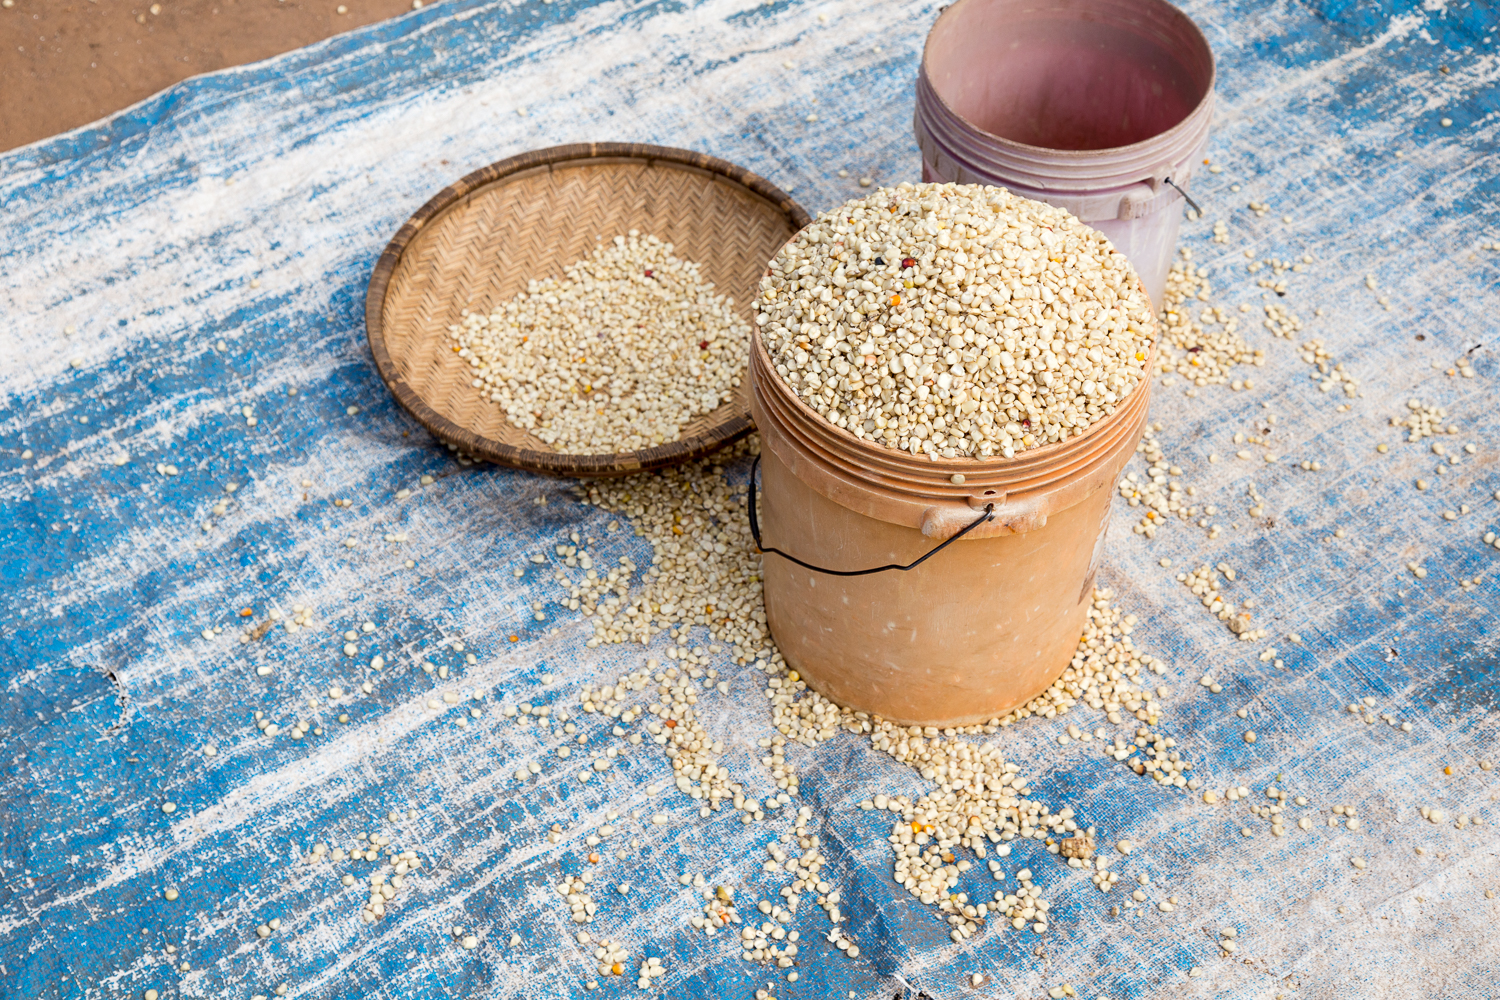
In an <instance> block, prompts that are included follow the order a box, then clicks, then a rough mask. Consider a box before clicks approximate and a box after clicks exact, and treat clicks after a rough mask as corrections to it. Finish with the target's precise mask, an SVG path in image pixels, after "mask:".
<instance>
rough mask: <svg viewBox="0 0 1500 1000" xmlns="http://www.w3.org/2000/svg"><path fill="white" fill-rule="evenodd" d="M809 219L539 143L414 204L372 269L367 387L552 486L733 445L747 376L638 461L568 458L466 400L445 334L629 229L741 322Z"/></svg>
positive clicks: (482, 454)
mask: <svg viewBox="0 0 1500 1000" xmlns="http://www.w3.org/2000/svg"><path fill="white" fill-rule="evenodd" d="M809 221H810V219H809V217H808V215H807V213H806V212H805V211H803V209H802V207H801V206H799V205H798V204H797V203H796V202H794V201H792V199H791V198H790V197H788V196H787V195H786V194H785V193H784V192H782V191H780V190H779V189H777V188H776V187H774V186H773V185H772V184H770V183H769V182H767V181H765V180H763V179H762V178H760V177H757V176H756V175H754V174H752V173H750V172H749V171H746V170H742V169H740V168H739V167H736V166H735V165H733V164H732V163H726V162H724V161H723V160H719V159H715V158H714V157H712V156H705V155H703V154H702V153H693V152H689V151H687V150H682V149H668V148H665V147H662V146H641V145H634V144H629V143H588V144H579V145H572V146H554V147H553V148H551V149H542V150H537V151H535V152H531V153H524V154H522V155H520V156H513V157H511V158H510V159H508V160H501V161H500V162H499V163H495V164H492V165H490V166H488V167H485V168H484V169H483V170H478V171H475V172H474V173H472V174H469V175H468V176H467V177H465V178H463V179H462V180H460V181H458V182H457V183H455V184H452V185H450V186H449V187H446V188H444V189H443V190H442V191H441V192H439V193H438V195H437V196H436V197H435V198H433V199H432V200H431V201H429V202H428V203H427V204H425V205H423V206H422V207H421V209H420V210H418V211H417V213H416V214H415V215H413V216H412V217H411V218H410V219H409V220H408V221H407V223H406V225H404V226H402V227H401V229H400V231H399V232H397V233H396V236H395V238H394V239H392V240H391V242H390V245H389V246H387V247H386V248H385V252H384V253H383V254H381V255H380V260H379V262H377V263H376V265H375V272H374V274H373V275H372V276H371V278H370V290H369V293H368V294H367V295H366V297H365V326H366V329H367V331H368V334H369V338H370V350H371V352H372V353H373V354H374V356H375V365H376V367H377V368H378V369H379V371H380V377H381V379H382V380H383V381H384V382H385V384H386V387H387V388H389V389H390V390H391V394H392V395H394V396H395V397H396V401H397V402H398V403H400V404H401V405H402V406H403V407H405V408H406V410H407V411H408V412H410V413H411V415H412V416H414V417H415V418H416V419H417V421H418V422H419V423H420V424H421V425H422V426H423V427H426V428H427V430H429V431H430V432H431V433H432V434H433V435H434V436H435V437H437V438H438V439H439V440H440V441H443V442H446V443H448V444H451V445H453V446H454V447H456V448H458V449H459V450H460V451H461V452H463V453H464V454H467V455H471V456H473V457H475V458H482V459H487V460H489V461H491V462H496V463H499V464H501V465H510V466H515V467H517V468H521V469H529V470H531V471H533V472H542V473H547V474H549V475H556V476H578V477H603V476H624V475H630V474H631V473H636V472H643V471H646V470H649V469H660V468H662V467H664V466H668V465H675V464H677V463H679V462H686V461H689V460H691V459H694V458H699V457H701V456H703V455H706V454H708V453H709V452H712V451H714V450H716V449H718V448H722V447H724V446H725V445H727V444H729V443H731V442H733V441H735V440H737V439H739V438H741V437H743V436H744V435H746V434H748V433H749V432H750V430H751V428H752V424H751V422H750V377H749V371H748V369H747V371H746V372H745V375H744V376H743V377H742V379H741V383H740V386H739V389H738V391H737V393H736V395H735V397H734V398H733V399H732V400H731V401H730V402H728V403H725V404H724V405H722V406H720V407H719V408H718V409H716V410H714V411H713V412H712V413H708V414H705V415H703V416H701V417H698V418H696V419H694V420H692V421H691V422H689V423H688V424H687V425H686V426H685V427H684V428H683V432H682V435H681V436H680V437H679V438H678V439H677V440H675V441H671V442H668V443H667V444H663V445H660V446H658V447H655V448H649V449H646V450H644V451H636V452H628V453H620V454H609V455H568V454H563V453H561V452H557V451H554V450H552V448H551V447H549V446H548V445H547V444H546V443H544V442H542V441H541V440H539V439H538V438H536V437H533V436H532V435H531V434H530V433H529V432H527V431H525V430H522V429H521V428H519V427H516V426H514V425H512V424H511V423H510V422H509V421H507V420H506V419H505V415H504V413H503V412H502V411H501V409H500V408H499V407H498V406H497V405H496V404H494V403H492V402H490V401H489V400H488V399H485V398H482V397H481V396H480V394H479V393H478V392H477V391H476V390H475V389H474V388H473V387H472V384H471V380H472V376H471V375H470V374H469V370H468V366H467V365H466V364H465V363H464V362H463V361H461V360H460V359H459V357H458V356H457V355H456V354H455V353H453V351H452V348H451V344H452V341H451V340H450V339H449V336H448V327H449V325H450V324H454V323H457V322H459V319H460V313H461V311H462V310H463V309H465V308H473V309H479V308H483V307H486V306H489V305H491V304H493V303H500V302H504V301H506V300H508V299H510V298H511V297H512V296H514V295H515V294H516V293H517V292H519V291H522V290H524V289H525V287H526V283H527V282H528V281H530V280H532V279H540V278H545V277H548V276H560V275H561V274H562V269H563V267H565V266H566V265H568V264H570V263H572V262H573V261H575V260H577V259H579V258H580V257H582V256H584V255H585V254H586V253H589V252H591V251H592V250H593V249H594V247H595V246H596V245H597V242H596V239H597V237H601V236H602V237H603V238H604V239H606V240H609V239H612V238H613V237H615V236H617V235H622V234H624V233H626V232H628V231H629V230H631V229H639V230H640V231H641V232H642V233H651V234H654V235H656V236H659V237H661V238H662V239H663V240H667V241H670V242H672V243H674V244H675V245H676V250H675V252H676V254H677V255H678V256H679V257H683V258H686V259H688V260H694V261H697V262H698V263H699V264H701V265H702V271H701V273H702V274H703V276H704V277H705V278H706V279H707V280H709V281H712V282H713V283H714V285H715V291H717V292H718V293H720V294H723V295H728V296H730V297H732V298H733V299H734V304H735V310H736V311H737V312H738V313H739V314H740V316H741V317H742V318H743V319H744V320H745V321H746V322H748V323H752V324H753V323H754V303H755V298H756V295H757V293H758V290H759V289H758V286H759V282H760V278H761V275H762V274H764V273H765V269H766V262H767V261H769V260H770V259H771V258H772V257H774V256H775V255H776V252H777V251H778V250H780V249H781V247H782V246H783V245H785V244H786V242H787V241H788V240H790V239H791V238H792V236H793V235H795V234H796V232H797V231H798V230H799V229H801V228H802V227H803V226H805V225H807V224H808V222H809Z"/></svg>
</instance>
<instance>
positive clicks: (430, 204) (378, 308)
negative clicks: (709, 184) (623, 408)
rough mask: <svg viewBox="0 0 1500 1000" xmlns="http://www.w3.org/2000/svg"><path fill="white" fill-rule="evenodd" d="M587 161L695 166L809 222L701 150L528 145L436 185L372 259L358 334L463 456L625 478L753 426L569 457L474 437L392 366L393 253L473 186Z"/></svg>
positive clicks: (704, 450)
mask: <svg viewBox="0 0 1500 1000" xmlns="http://www.w3.org/2000/svg"><path fill="white" fill-rule="evenodd" d="M590 160H615V161H641V162H644V163H646V164H647V165H650V164H652V163H657V162H660V163H670V164H673V165H675V166H677V167H686V168H689V169H692V170H699V171H703V172H705V173H708V174H713V175H716V176H717V177H720V178H723V179H724V180H726V181H728V182H730V183H732V184H736V185H738V186H740V187H742V188H745V189H746V190H748V191H750V192H751V193H753V194H755V195H757V196H759V197H760V198H761V199H763V200H765V201H767V202H769V203H770V204H771V205H773V206H775V207H776V208H777V209H778V210H780V211H781V212H782V213H783V214H784V215H785V216H786V218H787V222H788V224H789V225H790V226H791V227H792V230H793V232H798V231H800V230H802V229H803V228H804V227H805V226H807V225H808V224H809V223H810V222H811V221H812V217H811V216H810V215H808V213H807V211H806V210H805V209H804V208H803V207H802V206H801V205H799V204H797V202H795V201H793V200H792V197H791V196H790V195H788V194H787V193H786V192H785V191H782V190H781V189H780V188H778V187H777V186H776V185H774V184H772V183H771V182H770V181H768V180H766V179H765V178H763V177H761V176H759V175H758V174H754V173H751V172H750V171H748V170H746V169H744V168H743V167H739V166H736V165H735V164H733V163H730V162H729V161H727V160H721V159H719V158H718V157H715V156H709V155H708V154H707V153H697V152H694V151H692V150H687V149H676V148H673V147H670V146H652V145H645V144H641V143H625V142H589V143H572V144H569V145H564V146H551V147H548V148H546V149H537V150H532V151H530V152H526V153H521V154H519V155H517V156H511V157H508V158H506V159H504V160H499V161H497V162H495V163H491V164H490V165H489V166H487V167H481V168H480V169H479V170H476V171H474V172H473V173H470V174H467V175H465V176H464V177H461V178H459V179H458V180H457V181H454V182H453V183H452V184H449V185H448V186H447V187H445V188H443V189H442V190H441V191H439V192H438V193H437V194H435V195H434V196H433V197H432V198H430V199H428V201H427V203H426V204H424V205H423V206H422V207H421V208H419V209H417V210H416V212H414V213H412V215H411V217H410V218H409V219H407V220H406V222H405V223H404V224H403V225H402V226H401V228H400V229H398V230H397V231H396V235H395V236H393V237H392V238H391V241H390V242H389V243H387V244H386V247H385V250H384V251H383V252H382V253H381V255H380V258H379V260H377V261H376V262H375V267H374V269H373V271H372V272H371V274H370V284H369V288H368V290H367V291H366V293H365V334H366V337H367V339H368V340H369V343H370V353H371V354H372V355H373V357H374V360H375V370H376V371H377V372H378V373H379V375H380V380H381V381H382V382H384V383H385V387H386V388H387V389H388V390H390V393H391V395H392V396H393V397H394V398H395V400H396V402H397V403H398V404H399V405H400V406H401V408H402V409H404V410H406V411H407V412H408V413H410V414H411V415H412V417H413V418H414V419H415V420H416V421H417V423H419V424H421V425H422V426H423V427H424V428H426V429H427V431H428V432H429V433H431V434H432V435H433V436H434V437H436V438H437V439H438V440H439V441H442V442H444V443H445V444H450V445H453V446H455V447H457V448H458V449H459V450H460V451H461V452H462V453H464V454H466V455H468V456H470V457H473V458H480V459H484V460H486V461H489V462H494V463H496V464H498V465H507V466H511V467H513V468H519V469H526V470H528V471H531V472H540V473H543V474H546V475H552V476H572V477H577V478H603V477H610V476H627V475H633V474H635V473H638V472H646V471H650V470H654V469H662V468H666V467H668V466H673V465H679V464H681V463H683V462H688V461H692V460H693V459H696V458H701V457H703V456H705V455H707V454H710V453H711V452H714V451H717V450H718V449H720V448H723V447H724V446H726V445H729V444H732V443H733V442H735V441H737V440H739V439H740V438H742V437H744V436H745V435H747V434H749V433H750V432H751V431H752V430H754V424H753V423H752V422H751V419H750V413H749V408H748V406H746V407H745V409H744V411H743V412H742V413H739V414H737V415H735V416H733V417H731V418H730V419H728V420H725V421H722V422H721V423H719V424H716V425H714V426H713V427H710V428H708V429H707V430H705V431H703V432H701V433H699V434H695V435H693V436H691V437H685V438H678V439H677V440H676V441H671V442H668V443H667V444H663V445H659V446H657V447H655V448H646V449H643V450H640V451H633V452H616V453H613V454H602V455H570V454H565V453H563V452H555V451H537V450H534V449H530V448H520V447H517V446H515V445H510V444H506V443H505V442H503V441H497V440H495V439H493V438H489V437H485V436H483V435H479V434H475V433H474V432H473V431H470V430H468V429H467V428H464V427H461V426H459V425H458V424H456V423H454V422H452V421H451V420H449V419H448V418H446V417H444V416H443V415H442V414H440V413H438V412H437V411H436V410H434V409H433V408H432V407H431V406H429V405H428V404H427V402H426V401H425V400H424V399H423V398H422V397H421V395H420V394H419V393H417V392H416V391H415V390H414V389H412V388H411V386H410V385H408V384H407V383H406V381H405V379H403V378H402V376H401V373H400V372H399V371H398V370H397V368H396V365H395V362H394V361H393V360H392V359H391V354H390V351H389V348H388V346H387V343H386V331H385V327H384V320H383V318H382V313H383V312H384V308H385V299H386V295H387V293H388V291H389V289H390V283H391V279H392V277H393V276H394V275H395V273H396V268H397V266H398V265H399V264H400V262H401V257H402V255H403V254H404V253H405V252H406V250H407V249H408V248H409V247H410V246H411V244H412V242H413V241H414V240H415V239H416V238H417V236H418V234H419V233H421V231H422V230H423V228H424V227H425V226H426V225H427V224H428V223H430V222H432V221H433V220H434V219H437V218H438V217H439V216H441V215H442V214H443V213H444V212H446V211H447V210H448V209H449V208H451V207H452V206H453V205H455V204H456V203H458V202H460V201H461V200H463V199H464V198H467V197H468V196H470V195H472V194H474V193H475V192H476V191H479V190H481V189H483V188H488V187H492V186H495V185H497V184H501V183H503V182H505V181H506V180H507V179H508V178H512V177H514V176H515V175H517V174H522V173H528V172H531V171H533V170H535V169H537V168H542V167H545V168H547V169H553V168H557V167H559V166H566V165H567V164H570V163H575V162H587V161H590ZM749 378H750V369H749V364H748V361H747V363H746V366H745V373H744V375H743V376H742V379H743V380H744V382H745V383H746V384H748V381H749ZM747 398H748V396H747Z"/></svg>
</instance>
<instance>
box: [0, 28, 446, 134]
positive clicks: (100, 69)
mask: <svg viewBox="0 0 1500 1000" xmlns="http://www.w3.org/2000/svg"><path fill="white" fill-rule="evenodd" d="M429 2H430V0H429ZM411 9H412V0H154V2H153V0H146V2H144V3H142V2H140V0H0V151H3V150H7V149H14V148H15V147H17V146H24V145H26V144H27V143H31V142H35V141H36V140H38V139H44V138H46V137H47V136H49V135H56V134H57V133H59V132H66V131H68V130H69V129H72V128H77V127H78V126H79V125H86V124H88V123H89V122H91V121H95V120H97V119H99V118H103V117H104V116H105V115H107V114H110V113H111V112H114V111H118V110H120V109H121V108H125V107H129V106H130V105H132V104H134V103H135V102H136V101H139V100H141V99H142V98H145V97H149V96H151V95H152V94H154V93H156V92H157V91H159V90H161V89H163V88H165V87H169V86H171V85H172V84H174V83H176V82H177V81H179V80H182V79H185V78H186V77H189V76H194V75H196V74H198V73H208V72H211V71H212V70H216V69H223V68H224V67H225V66H234V65H238V64H240V63H247V62H254V61H255V60H257V59H265V58H267V57H269V56H273V55H276V54H277V53H279V52H286V51H288V50H289V49H295V48H300V47H301V46H303V45H310V44H311V43H313V42H316V41H320V40H321V39H324V38H328V37H329V36H331V35H337V34H339V33H341V32H345V31H349V30H351V29H353V28H357V27H360V26H361V25H365V24H370V23H372V22H374V21H381V20H385V19H386V18H389V17H395V16H396V15H398V14H402V13H404V12H406V11H409V10H411Z"/></svg>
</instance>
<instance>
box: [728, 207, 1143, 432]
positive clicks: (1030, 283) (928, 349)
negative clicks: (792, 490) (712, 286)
mask: <svg viewBox="0 0 1500 1000" xmlns="http://www.w3.org/2000/svg"><path fill="white" fill-rule="evenodd" d="M759 307H760V312H759V316H758V317H757V319H758V321H759V323H760V326H761V331H762V334H763V337H764V340H765V345H766V349H767V352H768V353H769V354H770V356H771V360H772V363H773V365H774V366H775V369H776V372H777V374H778V375H780V377H781V378H782V379H783V380H784V381H785V382H786V384H787V385H788V386H790V387H791V389H792V390H793V391H794V392H796V394H797V395H798V396H799V397H800V398H801V399H802V400H803V401H804V402H805V403H807V404H808V405H809V406H811V407H813V408H814V409H816V410H817V411H818V412H819V413H821V414H823V416H824V417H826V418H827V419H828V420H829V421H830V422H831V423H833V424H835V425H836V426H838V427H842V428H844V429H846V430H848V431H849V432H851V433H853V434H854V435H856V436H857V437H861V438H864V439H866V440H870V441H875V442H877V443H880V444H883V445H885V446H887V447H890V448H899V449H903V450H906V451H910V452H911V453H912V454H919V455H920V454H926V455H929V456H932V457H943V458H957V457H961V456H969V457H983V456H994V455H1003V456H1005V457H1007V458H1010V457H1014V455H1015V454H1016V452H1017V451H1021V450H1024V449H1027V448H1034V447H1037V446H1040V445H1044V444H1049V443H1051V442H1055V441H1061V440H1063V439H1065V438H1067V437H1070V436H1072V435H1075V434H1080V433H1082V432H1083V431H1084V430H1086V429H1087V428H1088V427H1089V426H1090V425H1092V424H1093V423H1095V422H1096V421H1098V420H1101V419H1103V418H1104V417H1105V416H1107V415H1109V414H1111V413H1113V412H1114V409H1115V407H1116V406H1118V405H1119V403H1120V402H1121V401H1122V400H1123V399H1124V398H1125V397H1126V396H1128V395H1129V394H1130V393H1131V392H1132V391H1134V389H1135V387H1136V386H1137V385H1138V384H1139V383H1140V381H1141V379H1142V378H1143V377H1144V376H1145V367H1146V358H1147V356H1148V355H1149V353H1150V349H1151V341H1152V338H1153V337H1154V336H1155V329H1156V327H1155V323H1156V320H1155V317H1154V316H1153V315H1152V314H1151V310H1150V306H1149V305H1148V303H1147V299H1146V295H1145V292H1144V291H1143V290H1142V289H1141V286H1140V281H1139V279H1138V278H1137V277H1136V274H1135V270H1134V269H1133V268H1132V267H1131V266H1130V263H1129V262H1128V261H1127V260H1126V259H1125V257H1124V255H1123V254H1120V253H1119V252H1117V251H1116V250H1115V249H1114V248H1113V247H1112V246H1111V245H1110V243H1109V241H1108V240H1107V239H1105V238H1104V236H1102V235H1101V234H1099V233H1098V232H1096V231H1095V230H1093V229H1090V228H1088V227H1087V226H1085V225H1084V224H1083V223H1081V222H1079V221H1078V220H1077V219H1076V218H1074V217H1073V216H1071V215H1069V214H1068V213H1067V212H1065V211H1062V210H1061V209H1057V208H1053V207H1051V206H1050V205H1044V204H1042V203H1040V202H1035V201H1031V200H1029V199H1026V198H1018V197H1016V196H1014V195H1012V194H1011V193H1010V192H1008V191H1006V190H1004V189H1003V188H996V187H985V186H982V185H955V184H900V185H897V186H896V187H894V188H881V189H879V190H877V191H875V192H874V193H873V194H871V195H869V196H867V197H865V198H860V199H856V200H854V201H849V202H846V203H845V204H843V205H841V206H839V207H838V208H837V209H834V210H833V211H830V212H825V213H824V214H822V215H820V216H819V217H818V219H817V220H816V221H815V222H814V223H813V224H812V225H810V226H808V227H807V228H806V229H805V230H803V231H802V232H801V233H799V234H798V236H797V238H796V239H795V240H794V241H793V242H792V243H790V244H788V245H787V246H786V247H785V248H784V249H783V250H782V251H781V253H779V254H777V256H776V259H775V260H774V261H772V263H771V274H770V275H769V276H768V277H766V278H765V279H763V280H762V282H761V295H760V300H759Z"/></svg>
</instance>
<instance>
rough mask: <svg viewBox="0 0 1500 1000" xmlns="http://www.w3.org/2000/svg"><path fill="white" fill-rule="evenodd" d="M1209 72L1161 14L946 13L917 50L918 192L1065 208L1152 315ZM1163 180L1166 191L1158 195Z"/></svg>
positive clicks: (1204, 117)
mask: <svg viewBox="0 0 1500 1000" xmlns="http://www.w3.org/2000/svg"><path fill="white" fill-rule="evenodd" d="M1213 84H1214V60H1213V53H1212V52H1211V51H1210V50H1209V47H1208V42H1207V40H1206V39H1204V37H1203V33H1202V32H1201V31H1199V30H1198V26H1197V25H1195V24H1194V23H1193V22H1192V21H1191V20H1190V19H1189V18H1188V17H1187V15H1185V14H1183V13H1182V12H1181V11H1179V10H1178V9H1177V8H1176V7H1173V6H1172V5H1171V4H1169V3H1167V2H1166V0H958V2H957V3H955V4H953V5H952V6H951V7H948V8H947V9H946V10H944V11H943V13H942V14H941V15H939V17H938V19H937V23H936V24H934V25H933V27H932V31H931V32H930V33H929V34H928V36H927V47H926V50H925V51H924V52H923V55H922V67H921V70H920V71H919V72H918V74H917V111H916V116H915V120H914V122H913V127H914V129H915V131H916V134H917V144H918V145H919V146H920V147H921V149H922V178H923V179H924V180H928V181H956V182H958V183H962V184H996V185H999V186H1001V187H1005V188H1008V189H1010V190H1011V191H1013V192H1015V193H1016V194H1019V195H1023V196H1024V197H1027V198H1034V199H1036V200H1037V201H1044V202H1047V203H1048V204H1051V205H1056V206H1057V207H1059V208H1065V209H1067V210H1068V211H1069V212H1072V213H1073V214H1074V215H1076V216H1078V218H1080V219H1081V220H1083V221H1084V222H1085V223H1087V224H1088V225H1090V226H1093V227H1094V228H1095V229H1098V230H1099V231H1100V232H1102V233H1104V235H1105V236H1107V237H1109V239H1110V241H1111V242H1112V243H1113V244H1114V245H1115V248H1116V249H1118V250H1119V251H1120V252H1122V253H1123V254H1125V256H1127V257H1129V258H1130V262H1131V263H1132V264H1134V265H1135V269H1136V271H1137V272H1139V274H1140V276H1141V280H1142V282H1144V284H1145V286H1146V291H1147V293H1148V294H1149V295H1150V296H1151V301H1152V302H1153V303H1155V304H1157V305H1158V306H1160V304H1161V301H1162V292H1163V290H1164V289H1165V287H1166V281H1167V272H1168V270H1170V268H1171V266H1172V255H1173V251H1174V249H1175V248H1176V245H1177V230H1178V227H1179V226H1180V225H1181V223H1182V207H1183V195H1182V193H1181V192H1180V191H1177V190H1174V189H1173V187H1172V185H1173V184H1175V185H1176V186H1177V187H1178V188H1181V189H1182V190H1183V191H1186V190H1188V189H1189V188H1190V186H1191V183H1192V178H1193V168H1194V165H1195V164H1197V163H1198V162H1199V161H1200V160H1201V159H1202V155H1203V149H1204V147H1205V145H1206V144H1207V141H1208V123H1209V118H1210V117H1211V116H1212V114H1213V103H1214V96H1213ZM1169 180H1170V182H1171V183H1170V184H1169V183H1167V182H1168V181H1169Z"/></svg>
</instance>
